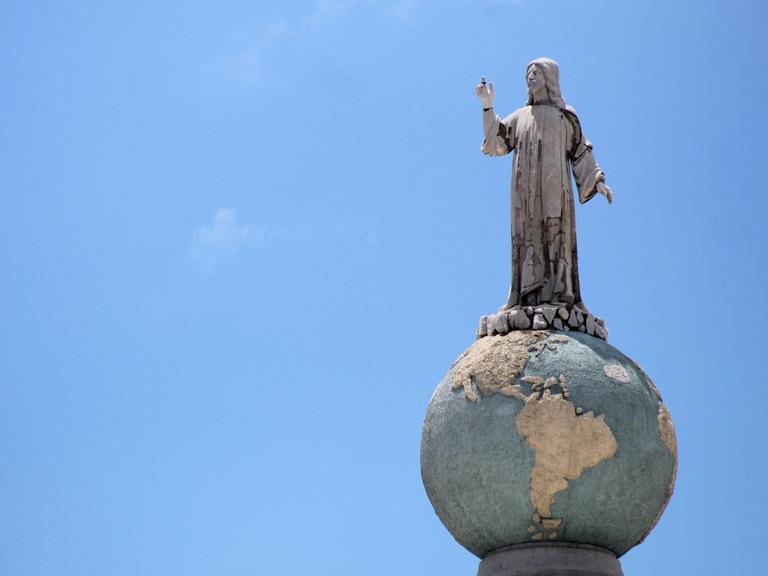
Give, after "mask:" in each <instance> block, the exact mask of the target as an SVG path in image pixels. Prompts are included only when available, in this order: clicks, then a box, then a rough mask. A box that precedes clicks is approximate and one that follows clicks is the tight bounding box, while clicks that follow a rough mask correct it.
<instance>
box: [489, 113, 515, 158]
mask: <svg viewBox="0 0 768 576" xmlns="http://www.w3.org/2000/svg"><path fill="white" fill-rule="evenodd" d="M516 130H517V115H516V113H512V114H510V115H509V116H507V117H506V118H504V120H502V119H501V118H499V117H498V116H497V115H496V113H495V112H494V111H493V108H491V109H489V110H484V111H483V136H484V138H483V145H482V146H481V147H480V150H481V151H482V152H483V154H486V155H488V156H504V155H505V154H509V153H510V152H512V150H514V149H515V132H516Z"/></svg>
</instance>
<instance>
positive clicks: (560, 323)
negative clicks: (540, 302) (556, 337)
mask: <svg viewBox="0 0 768 576" xmlns="http://www.w3.org/2000/svg"><path fill="white" fill-rule="evenodd" d="M552 326H553V327H554V328H555V330H562V329H563V321H562V320H560V318H555V321H554V322H552Z"/></svg>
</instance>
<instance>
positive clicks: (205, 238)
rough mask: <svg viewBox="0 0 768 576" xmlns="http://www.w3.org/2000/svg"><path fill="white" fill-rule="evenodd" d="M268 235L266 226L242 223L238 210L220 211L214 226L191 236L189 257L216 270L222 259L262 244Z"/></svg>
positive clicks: (202, 226)
mask: <svg viewBox="0 0 768 576" xmlns="http://www.w3.org/2000/svg"><path fill="white" fill-rule="evenodd" d="M266 233H267V226H266V225H254V224H240V223H239V222H238V215H237V210H234V209H232V208H219V209H218V210H216V211H215V212H214V213H213V217H212V221H211V224H203V225H201V226H198V227H197V229H196V230H195V231H194V233H193V234H192V240H191V244H190V250H189V256H190V259H191V260H192V261H193V262H194V263H195V264H197V265H199V266H201V267H203V268H205V269H207V270H213V269H214V268H216V266H217V265H218V264H219V262H220V261H221V260H222V259H223V258H226V257H228V256H231V255H234V254H236V253H237V252H239V251H240V250H242V249H246V248H253V247H255V246H257V245H259V244H260V243H261V242H263V240H264V238H265V236H266Z"/></svg>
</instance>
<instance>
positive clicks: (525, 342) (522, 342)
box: [451, 330, 568, 401]
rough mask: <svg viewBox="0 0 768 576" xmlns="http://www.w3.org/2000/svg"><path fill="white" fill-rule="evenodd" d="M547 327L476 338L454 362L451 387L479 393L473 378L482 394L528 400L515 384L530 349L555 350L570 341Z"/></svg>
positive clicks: (472, 394)
mask: <svg viewBox="0 0 768 576" xmlns="http://www.w3.org/2000/svg"><path fill="white" fill-rule="evenodd" d="M548 336H549V332H546V331H544V330H536V331H533V332H517V331H515V332H510V333H509V334H507V335H506V336H488V337H486V338H481V339H480V340H478V341H476V342H475V343H474V344H473V345H472V347H471V348H469V350H467V351H466V352H465V353H464V354H463V355H462V356H461V357H460V358H459V359H458V360H457V361H456V363H455V364H454V370H453V375H452V382H451V389H452V390H458V389H459V388H463V389H464V395H465V396H466V397H467V399H468V400H472V401H475V400H477V397H476V395H475V392H474V391H473V390H472V383H473V382H474V383H475V385H476V386H477V389H478V390H479V391H480V393H481V394H482V395H483V396H491V395H493V394H503V395H504V396H512V397H514V398H517V399H518V400H523V401H524V400H525V396H524V395H523V393H522V392H521V390H520V387H519V386H516V385H514V384H513V382H514V381H515V379H516V378H517V377H518V376H519V375H520V374H521V373H522V371H523V369H524V368H525V365H526V364H527V363H528V357H529V354H530V353H532V352H533V353H541V352H542V351H543V350H555V349H556V346H557V345H558V344H562V343H563V342H567V340H568V339H567V338H566V337H564V336H551V337H550V338H549V339H547V337H548Z"/></svg>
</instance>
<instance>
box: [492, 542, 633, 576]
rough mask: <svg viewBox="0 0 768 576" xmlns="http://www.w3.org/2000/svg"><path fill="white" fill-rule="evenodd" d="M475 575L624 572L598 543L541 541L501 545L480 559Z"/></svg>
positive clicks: (608, 575)
mask: <svg viewBox="0 0 768 576" xmlns="http://www.w3.org/2000/svg"><path fill="white" fill-rule="evenodd" d="M477 576H624V573H623V572H622V571H621V564H619V561H618V559H617V558H616V556H615V555H614V554H613V553H612V552H610V551H609V550H606V549H605V548H600V547H599V546H590V545H587V544H569V543H567V542H552V543H551V542H542V543H540V544H518V545H516V546H505V547H504V548H499V549H498V550H494V551H493V552H491V553H490V554H488V555H487V556H486V557H485V558H483V560H482V562H480V567H479V568H478V570H477Z"/></svg>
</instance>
